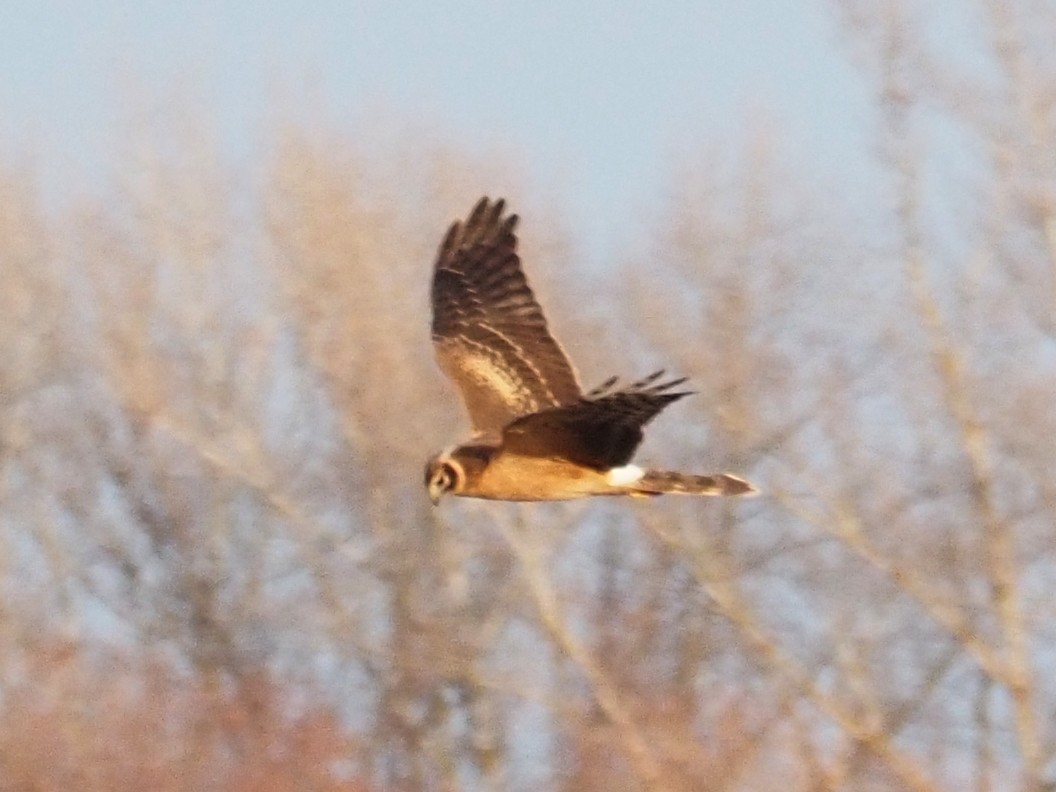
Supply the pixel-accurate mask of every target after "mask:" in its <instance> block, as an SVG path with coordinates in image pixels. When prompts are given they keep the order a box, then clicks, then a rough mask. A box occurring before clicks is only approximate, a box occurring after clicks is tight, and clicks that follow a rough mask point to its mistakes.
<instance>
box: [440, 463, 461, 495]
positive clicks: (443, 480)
mask: <svg viewBox="0 0 1056 792" xmlns="http://www.w3.org/2000/svg"><path fill="white" fill-rule="evenodd" d="M457 481H458V474H457V473H456V472H455V469H454V467H452V466H451V465H448V464H445V465H442V466H441V468H440V470H438V471H437V473H436V483H437V484H438V485H439V487H440V489H441V490H443V491H444V492H447V491H448V490H450V489H454V487H455V482H457Z"/></svg>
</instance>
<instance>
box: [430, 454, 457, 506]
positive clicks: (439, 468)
mask: <svg viewBox="0 0 1056 792" xmlns="http://www.w3.org/2000/svg"><path fill="white" fill-rule="evenodd" d="M465 478H466V476H465V473H464V472H463V470H462V466H461V465H460V464H459V463H458V462H456V461H455V460H454V459H452V458H451V457H450V456H449V455H448V454H446V453H443V454H437V455H436V456H434V457H433V458H432V459H430V460H429V461H428V462H426V464H425V488H426V489H427V490H428V491H429V500H431V501H432V502H433V505H434V506H436V505H437V504H438V503H440V498H442V497H443V496H444V495H445V494H446V493H448V492H454V493H457V492H459V491H460V490H461V489H462V485H463V483H464V482H465Z"/></svg>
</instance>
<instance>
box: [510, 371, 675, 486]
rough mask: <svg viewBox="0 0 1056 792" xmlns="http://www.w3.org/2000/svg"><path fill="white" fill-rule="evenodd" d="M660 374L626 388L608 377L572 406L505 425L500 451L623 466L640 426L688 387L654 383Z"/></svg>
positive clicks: (639, 439)
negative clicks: (617, 385) (603, 383)
mask: <svg viewBox="0 0 1056 792" xmlns="http://www.w3.org/2000/svg"><path fill="white" fill-rule="evenodd" d="M662 376H663V372H660V371H658V372H656V373H655V374H652V375H650V376H649V377H646V378H645V379H643V380H640V381H639V382H635V383H633V384H632V385H629V386H627V387H626V388H617V387H616V382H615V380H610V381H608V382H607V383H605V385H603V386H601V387H600V388H595V389H594V390H593V391H591V392H590V393H589V394H587V395H586V396H583V397H581V398H580V399H579V400H577V401H576V402H574V403H572V404H568V405H563V406H561V407H555V408H551V409H547V410H543V411H541V412H537V413H534V414H532V415H525V416H523V417H521V418H518V419H517V420H515V421H513V422H512V423H511V424H510V425H509V426H507V427H506V429H505V431H504V432H503V437H502V449H503V451H504V452H506V453H511V454H518V455H521V456H532V457H549V458H559V459H566V460H568V461H570V462H573V463H575V464H577V465H582V466H584V467H589V468H593V469H595V470H608V469H609V468H613V467H618V466H620V465H626V464H627V463H628V462H630V461H631V457H632V456H634V452H635V449H637V448H638V444H639V443H641V442H642V427H644V426H645V425H646V424H647V423H649V421H651V420H652V419H653V418H654V417H655V416H656V414H657V413H659V412H660V411H661V410H662V409H664V407H666V406H667V405H668V404H670V403H671V402H673V401H676V400H677V399H681V398H682V397H683V396H687V395H689V393H690V391H672V388H676V387H677V386H679V385H681V384H682V383H683V382H685V379H684V378H683V379H675V380H668V381H663V382H658V381H659V380H660V378H661V377H662Z"/></svg>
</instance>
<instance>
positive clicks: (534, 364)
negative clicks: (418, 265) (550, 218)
mask: <svg viewBox="0 0 1056 792" xmlns="http://www.w3.org/2000/svg"><path fill="white" fill-rule="evenodd" d="M504 207H505V202H504V201H502V200H498V201H495V202H494V203H492V202H491V201H489V200H488V199H487V198H481V199H480V201H479V202H478V203H477V205H476V207H474V209H473V211H472V213H471V214H470V216H469V218H468V219H467V220H466V221H465V223H454V224H453V225H452V226H451V228H450V230H449V231H448V232H447V236H445V237H444V241H443V243H442V244H441V245H440V251H439V253H438V254H437V258H436V266H435V269H434V272H433V289H432V302H433V343H434V345H435V349H436V357H437V360H438V362H439V363H440V367H441V368H442V369H443V370H444V373H446V374H447V375H448V377H450V378H451V380H452V381H453V382H454V383H455V384H456V385H457V386H458V388H459V390H460V391H461V392H462V399H463V401H464V402H465V404H466V410H467V411H468V412H469V417H470V420H471V421H472V423H473V428H474V430H475V431H476V432H478V433H490V434H497V433H498V432H499V431H501V430H502V428H503V427H504V426H506V424H508V423H509V422H510V421H512V420H513V419H515V418H518V417H520V416H522V415H528V414H529V413H533V412H537V411H539V410H545V409H547V408H552V407H558V406H560V405H563V404H569V403H572V402H575V401H576V400H578V399H579V398H580V390H579V384H578V383H577V382H576V375H575V373H574V372H573V370H572V366H571V365H570V364H569V362H568V358H567V357H566V356H565V353H564V351H563V350H562V349H561V346H560V345H559V344H558V343H557V341H555V340H554V338H553V336H551V335H550V331H549V330H548V329H547V326H546V319H545V318H544V317H543V312H542V309H541V308H540V307H539V303H537V302H536V301H535V296H534V295H533V294H532V290H531V289H530V288H529V286H528V281H527V280H526V279H525V277H524V273H523V272H522V271H521V260H520V258H519V257H518V255H517V236H516V234H515V233H514V232H515V229H516V227H517V215H512V214H511V215H509V216H507V217H503V209H504Z"/></svg>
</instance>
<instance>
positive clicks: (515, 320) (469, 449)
mask: <svg viewBox="0 0 1056 792" xmlns="http://www.w3.org/2000/svg"><path fill="white" fill-rule="evenodd" d="M503 209H504V202H503V201H501V200H499V201H496V202H494V203H492V202H491V201H489V200H488V199H487V198H483V199H481V201H480V202H479V203H478V204H477V205H476V207H475V208H474V209H473V212H472V213H471V214H470V216H469V218H468V219H467V220H466V222H465V223H464V224H463V223H457V222H456V223H454V224H453V225H452V226H451V228H450V230H449V231H448V233H447V235H446V236H445V237H444V241H443V242H442V244H441V245H440V251H439V253H438V254H437V260H436V265H435V268H434V274H433V288H432V303H433V342H434V345H435V349H436V355H437V360H438V361H439V363H440V367H441V369H442V370H443V371H444V373H445V374H447V375H448V377H450V378H451V380H452V381H453V382H454V383H455V384H456V385H458V387H459V389H460V391H461V392H462V397H463V400H464V401H465V404H466V408H467V410H468V412H469V415H470V418H471V420H472V422H473V428H474V432H475V435H474V437H473V438H472V439H471V440H470V441H468V442H467V443H465V444H463V445H459V446H455V447H453V448H451V449H449V450H448V451H445V452H443V453H441V454H438V455H437V456H435V457H433V458H432V459H430V460H429V462H428V464H427V465H426V473H425V481H426V486H427V488H428V490H429V494H430V497H432V499H433V501H434V503H435V502H437V501H438V500H439V498H440V496H441V495H443V494H444V493H448V492H450V493H452V494H455V495H461V496H463V497H474V498H487V499H492V500H511V501H540V500H569V499H573V498H582V497H588V496H592V495H632V496H651V495H662V494H665V493H683V494H695V495H742V494H749V493H751V492H754V491H755V490H754V487H752V486H751V485H750V484H748V482H746V481H744V480H743V479H740V478H738V477H737V476H733V475H730V474H728V473H722V474H716V475H711V476H698V475H692V474H683V473H676V472H673V471H656V470H643V469H641V468H638V467H636V466H634V465H630V464H629V462H630V460H631V457H632V456H633V454H634V451H635V450H636V449H637V447H638V444H639V443H640V442H641V440H642V428H643V427H644V426H645V425H646V424H647V423H648V422H649V421H650V420H652V418H653V417H654V416H655V415H656V414H657V413H659V412H660V411H661V410H662V409H663V408H664V407H666V406H667V405H668V404H670V403H671V402H673V401H676V400H678V399H680V398H682V397H683V396H686V395H688V392H687V391H676V390H674V389H675V388H677V387H678V386H679V385H681V384H682V383H683V382H684V381H685V380H684V379H674V380H663V379H662V376H663V372H657V373H655V374H652V375H650V376H649V377H646V378H645V379H642V380H639V381H638V382H634V383H631V384H630V385H627V386H623V387H620V386H619V385H618V381H617V380H616V378H612V379H610V380H608V381H607V382H605V383H604V384H603V385H601V386H600V387H598V388H595V389H594V390H592V391H590V392H589V393H586V394H584V393H583V392H582V391H581V389H580V387H579V383H578V381H577V379H576V375H575V372H574V370H573V369H572V366H571V364H570V363H569V362H568V358H567V357H566V355H565V353H564V350H562V348H561V346H560V345H559V344H558V343H557V341H556V340H554V338H553V336H551V335H550V332H549V330H548V329H547V325H546V320H545V319H544V317H543V313H542V309H541V308H540V307H539V304H538V303H537V302H536V301H535V296H534V295H533V293H532V290H531V289H530V288H529V286H528V282H527V280H526V279H525V277H524V273H523V271H522V270H521V265H520V258H519V257H518V256H517V252H516V247H517V238H516V236H515V234H514V230H515V228H516V224H517V216H516V215H509V216H504V214H503Z"/></svg>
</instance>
